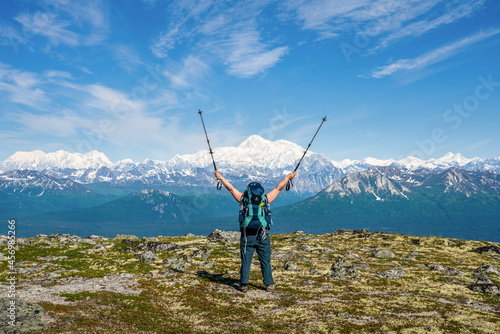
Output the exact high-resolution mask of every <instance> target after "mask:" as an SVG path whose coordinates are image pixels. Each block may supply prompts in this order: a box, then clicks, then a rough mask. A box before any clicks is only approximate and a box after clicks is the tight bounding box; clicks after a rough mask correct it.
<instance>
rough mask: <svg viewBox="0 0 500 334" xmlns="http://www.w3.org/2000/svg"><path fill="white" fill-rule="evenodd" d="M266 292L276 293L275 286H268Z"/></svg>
mask: <svg viewBox="0 0 500 334" xmlns="http://www.w3.org/2000/svg"><path fill="white" fill-rule="evenodd" d="M266 291H267V292H271V291H274V285H273V284H270V285H267V286H266Z"/></svg>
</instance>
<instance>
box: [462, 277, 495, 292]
mask: <svg viewBox="0 0 500 334" xmlns="http://www.w3.org/2000/svg"><path fill="white" fill-rule="evenodd" d="M467 288H469V289H470V290H472V291H475V292H480V293H484V294H487V295H490V296H495V295H500V286H499V285H496V284H493V283H492V282H491V280H490V278H489V277H488V276H486V275H485V274H483V275H482V276H480V277H479V278H478V279H477V281H476V283H474V284H471V285H469V286H468V287H467Z"/></svg>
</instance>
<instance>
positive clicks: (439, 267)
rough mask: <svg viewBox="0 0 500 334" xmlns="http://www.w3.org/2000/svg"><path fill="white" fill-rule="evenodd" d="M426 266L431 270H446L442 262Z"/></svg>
mask: <svg viewBox="0 0 500 334" xmlns="http://www.w3.org/2000/svg"><path fill="white" fill-rule="evenodd" d="M425 266H426V267H427V268H429V270H435V271H443V272H444V271H446V268H445V267H443V266H442V265H440V264H426V265H425Z"/></svg>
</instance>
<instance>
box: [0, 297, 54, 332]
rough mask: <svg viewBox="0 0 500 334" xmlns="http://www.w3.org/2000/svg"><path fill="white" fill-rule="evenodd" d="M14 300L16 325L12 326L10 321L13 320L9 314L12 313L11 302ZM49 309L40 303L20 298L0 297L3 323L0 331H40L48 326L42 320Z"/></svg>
mask: <svg viewBox="0 0 500 334" xmlns="http://www.w3.org/2000/svg"><path fill="white" fill-rule="evenodd" d="M12 301H13V302H14V304H13V305H14V306H13V307H14V308H15V311H13V312H15V326H10V325H9V323H8V321H11V320H10V319H9V318H8V316H9V315H10V314H11V310H10V309H9V307H11V308H12V306H11V305H12V304H11V302H12ZM45 313H47V311H45V310H44V309H43V307H41V306H40V305H38V304H32V303H28V302H25V301H23V300H20V299H10V298H0V319H2V320H1V321H2V324H1V326H0V333H5V334H11V333H12V334H14V333H15V334H17V333H31V332H35V331H40V330H42V329H44V328H45V327H47V326H48V323H46V322H44V321H43V320H42V316H43V315H45Z"/></svg>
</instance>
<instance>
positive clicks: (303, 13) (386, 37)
mask: <svg viewBox="0 0 500 334" xmlns="http://www.w3.org/2000/svg"><path fill="white" fill-rule="evenodd" d="M484 3H485V0H452V1H451V2H450V1H445V0H421V1H413V0H375V1H372V0H351V1H331V0H312V1H305V0H288V1H285V2H284V4H283V6H282V7H283V11H284V12H285V13H289V16H291V17H292V18H294V19H295V20H296V21H297V22H298V23H299V24H300V25H301V26H302V28H303V29H305V30H312V31H316V32H317V33H318V34H319V36H320V37H319V38H318V39H325V38H334V37H339V36H341V35H342V36H345V35H346V34H352V35H355V34H358V33H360V32H362V33H364V34H366V35H368V36H370V37H378V38H380V40H379V42H377V41H376V42H375V43H379V44H378V45H377V46H375V47H372V48H371V50H370V51H371V52H373V51H375V50H377V49H379V48H383V47H387V46H389V45H392V44H394V43H396V42H398V41H399V40H401V39H403V38H406V37H416V36H420V35H422V34H424V33H426V32H428V31H431V30H434V29H437V28H439V27H442V26H445V25H448V24H451V23H454V22H457V21H459V20H460V19H462V18H464V17H467V16H470V15H471V14H473V13H475V12H477V11H479V10H480V9H481V8H484ZM289 16H287V18H288V17H289Z"/></svg>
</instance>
